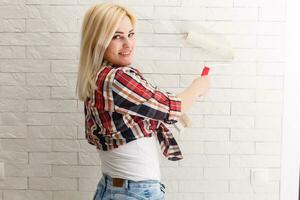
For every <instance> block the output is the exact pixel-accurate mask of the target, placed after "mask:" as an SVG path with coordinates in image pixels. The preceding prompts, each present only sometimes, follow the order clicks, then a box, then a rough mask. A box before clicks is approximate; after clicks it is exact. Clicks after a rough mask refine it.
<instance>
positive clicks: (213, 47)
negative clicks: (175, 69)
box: [174, 31, 234, 133]
mask: <svg viewBox="0 0 300 200" xmlns="http://www.w3.org/2000/svg"><path fill="white" fill-rule="evenodd" d="M185 41H186V43H188V44H189V45H191V46H193V47H199V48H202V49H203V50H204V51H207V52H209V53H212V54H215V55H216V56H219V57H222V58H224V59H229V60H232V59H234V51H233V48H232V47H231V45H230V43H229V42H228V40H226V39H225V38H221V37H219V39H216V38H215V39H212V37H209V36H208V35H207V36H204V35H201V34H199V33H196V32H194V31H190V32H188V34H187V37H186V40H185ZM209 70H210V68H209V67H207V66H205V67H204V69H203V71H202V74H201V76H205V75H207V74H208V72H209ZM191 124H192V123H191V120H190V119H189V117H188V116H187V115H186V114H185V113H183V114H182V115H181V117H180V119H179V122H178V123H175V124H174V127H175V128H176V129H177V131H178V132H180V133H181V132H182V131H183V130H184V128H187V127H190V126H191Z"/></svg>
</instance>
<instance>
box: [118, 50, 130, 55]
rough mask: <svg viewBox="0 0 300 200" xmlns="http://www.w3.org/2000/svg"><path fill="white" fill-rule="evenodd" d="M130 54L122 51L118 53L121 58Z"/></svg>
mask: <svg viewBox="0 0 300 200" xmlns="http://www.w3.org/2000/svg"><path fill="white" fill-rule="evenodd" d="M130 53H131V51H122V52H120V53H119V54H120V55H122V56H127V55H129V54H130Z"/></svg>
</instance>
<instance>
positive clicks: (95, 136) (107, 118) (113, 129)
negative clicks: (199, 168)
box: [84, 65, 183, 161]
mask: <svg viewBox="0 0 300 200" xmlns="http://www.w3.org/2000/svg"><path fill="white" fill-rule="evenodd" d="M96 85H97V89H96V90H95V91H94V92H93V94H92V95H91V97H90V98H88V99H87V100H86V101H85V102H84V113H85V134H86V139H87V141H88V143H90V144H92V145H95V146H96V148H97V149H100V150H103V151H107V150H111V149H115V148H118V147H119V146H120V145H124V144H126V143H128V142H130V141H133V140H136V139H138V138H142V137H152V136H153V134H156V137H157V139H158V141H159V144H160V147H161V150H162V153H163V155H164V156H165V157H167V158H168V160H172V161H176V160H180V159H182V158H183V157H182V154H181V151H180V148H179V146H178V144H177V142H176V140H175V138H174V137H173V135H172V133H171V132H170V130H169V129H168V128H167V127H166V125H165V124H164V123H163V122H165V123H167V124H174V123H176V122H177V121H178V119H179V117H180V115H181V99H180V98H178V97H176V95H174V94H171V93H169V92H163V91H161V90H158V89H157V87H156V86H153V85H152V84H150V83H148V82H147V81H146V79H145V78H144V77H143V76H142V74H141V73H140V72H139V71H138V70H137V69H135V68H132V67H130V66H125V67H113V66H107V65H105V66H102V68H101V69H100V70H99V72H98V73H97V78H96Z"/></svg>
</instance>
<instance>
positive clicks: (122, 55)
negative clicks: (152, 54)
mask: <svg viewBox="0 0 300 200" xmlns="http://www.w3.org/2000/svg"><path fill="white" fill-rule="evenodd" d="M134 34H135V32H134V29H133V27H132V24H131V21H130V19H129V17H128V16H125V17H124V18H123V19H122V20H121V22H120V23H119V26H118V28H117V31H116V32H115V34H114V36H113V38H112V40H111V42H110V43H109V45H108V47H107V49H106V51H105V53H104V59H105V60H107V61H109V62H110V63H112V64H114V65H117V66H125V65H129V64H131V63H132V60H133V55H134V50H135V35H134Z"/></svg>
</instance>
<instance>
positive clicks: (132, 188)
mask: <svg viewBox="0 0 300 200" xmlns="http://www.w3.org/2000/svg"><path fill="white" fill-rule="evenodd" d="M164 199H165V185H164V184H162V183H161V182H160V181H159V180H144V181H132V180H125V181H124V183H123V186H122V187H116V186H113V185H112V178H111V177H110V176H108V175H106V174H103V176H102V178H101V179H100V181H99V183H98V185H97V190H96V192H95V194H94V198H93V200H164Z"/></svg>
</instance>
